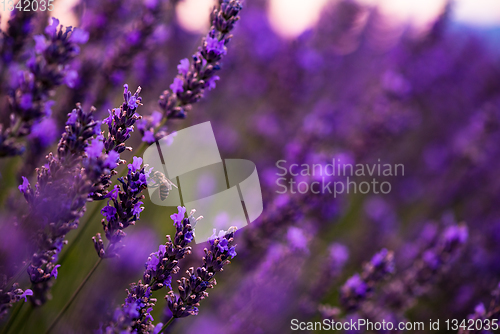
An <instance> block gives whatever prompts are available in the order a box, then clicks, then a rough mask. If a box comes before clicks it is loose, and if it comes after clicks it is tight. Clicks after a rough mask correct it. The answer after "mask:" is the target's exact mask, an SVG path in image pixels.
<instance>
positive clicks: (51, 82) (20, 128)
mask: <svg viewBox="0 0 500 334" xmlns="http://www.w3.org/2000/svg"><path fill="white" fill-rule="evenodd" d="M58 24H59V21H58V20H57V19H53V20H52V25H49V26H48V27H47V28H46V29H45V32H46V34H45V35H38V36H35V37H34V39H35V51H36V54H31V55H30V58H29V59H28V61H27V68H28V70H27V71H23V70H19V71H17V73H16V79H17V80H14V82H15V83H14V86H13V87H12V88H11V90H10V92H9V105H10V112H11V125H10V127H9V128H7V129H5V130H3V131H0V156H8V155H13V154H19V153H22V150H21V149H20V147H19V145H18V144H16V141H17V140H18V139H19V138H22V137H25V136H27V135H29V134H30V133H31V131H32V130H31V127H32V126H33V124H34V123H37V124H39V123H41V122H42V121H43V119H44V118H45V117H50V114H51V106H52V104H53V101H49V100H48V98H49V96H50V95H51V94H52V93H53V90H54V89H55V88H56V87H57V86H59V85H61V84H63V83H65V82H68V81H66V77H67V76H69V77H71V80H70V81H74V80H75V77H74V75H75V72H74V71H73V70H71V69H70V68H69V63H70V62H71V60H73V58H75V57H76V55H77V54H78V53H79V48H78V46H77V45H76V44H77V43H83V42H85V41H86V40H85V38H84V37H85V34H86V33H85V32H84V31H82V30H79V29H76V28H75V29H72V28H71V27H68V28H66V29H65V31H64V32H63V28H62V26H61V27H60V28H59V32H57V31H56V30H57V25H58ZM74 35H76V37H73V36H74ZM45 139H50V137H46V138H45Z"/></svg>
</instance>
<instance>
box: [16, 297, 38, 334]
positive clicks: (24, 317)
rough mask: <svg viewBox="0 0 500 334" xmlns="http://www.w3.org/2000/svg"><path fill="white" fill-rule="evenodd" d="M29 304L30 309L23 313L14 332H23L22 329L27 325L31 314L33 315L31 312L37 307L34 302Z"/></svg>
mask: <svg viewBox="0 0 500 334" xmlns="http://www.w3.org/2000/svg"><path fill="white" fill-rule="evenodd" d="M29 306H30V308H29V309H28V311H26V312H25V313H24V314H23V315H22V317H21V319H20V320H19V321H18V324H17V325H16V326H14V328H13V330H12V332H13V333H21V329H22V328H23V327H24V326H25V325H26V320H27V319H28V318H29V316H30V315H31V313H32V312H33V310H34V309H35V307H34V306H33V304H30V305H29Z"/></svg>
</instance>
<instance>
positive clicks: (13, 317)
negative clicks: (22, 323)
mask: <svg viewBox="0 0 500 334" xmlns="http://www.w3.org/2000/svg"><path fill="white" fill-rule="evenodd" d="M18 303H20V302H18ZM23 305H24V303H22V304H21V305H16V308H15V310H14V311H13V312H12V315H11V316H10V319H9V321H8V322H7V325H5V327H4V329H3V330H2V334H7V333H8V332H9V329H10V327H12V325H13V324H14V321H15V320H16V317H17V315H18V314H19V312H21V309H22V307H23Z"/></svg>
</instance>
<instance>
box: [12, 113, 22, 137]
mask: <svg viewBox="0 0 500 334" xmlns="http://www.w3.org/2000/svg"><path fill="white" fill-rule="evenodd" d="M22 123H23V120H22V119H21V117H19V118H18V119H17V121H16V123H15V124H14V126H13V127H12V134H13V137H17V135H18V132H19V129H20V128H21V124H22Z"/></svg>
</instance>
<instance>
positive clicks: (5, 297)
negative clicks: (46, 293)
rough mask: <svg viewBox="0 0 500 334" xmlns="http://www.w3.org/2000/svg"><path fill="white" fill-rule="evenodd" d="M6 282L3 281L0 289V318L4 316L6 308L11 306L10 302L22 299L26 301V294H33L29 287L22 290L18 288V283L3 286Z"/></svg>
mask: <svg viewBox="0 0 500 334" xmlns="http://www.w3.org/2000/svg"><path fill="white" fill-rule="evenodd" d="M5 284H6V282H3V286H2V289H0V319H1V318H3V316H5V314H6V313H7V312H8V309H9V308H11V307H12V304H14V303H16V302H18V301H21V300H24V301H25V302H26V301H27V298H28V296H33V291H32V290H31V289H26V290H24V291H23V290H22V289H19V285H18V284H17V283H15V284H14V285H12V286H11V287H7V289H5V288H6V286H5Z"/></svg>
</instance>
